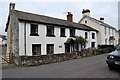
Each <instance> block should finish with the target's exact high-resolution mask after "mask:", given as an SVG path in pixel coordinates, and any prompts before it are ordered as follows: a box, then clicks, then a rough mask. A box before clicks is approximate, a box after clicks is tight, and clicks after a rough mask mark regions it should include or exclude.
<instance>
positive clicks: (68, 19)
mask: <svg viewBox="0 0 120 80" xmlns="http://www.w3.org/2000/svg"><path fill="white" fill-rule="evenodd" d="M67 21H70V22H73V14H71V12H68V14H67Z"/></svg>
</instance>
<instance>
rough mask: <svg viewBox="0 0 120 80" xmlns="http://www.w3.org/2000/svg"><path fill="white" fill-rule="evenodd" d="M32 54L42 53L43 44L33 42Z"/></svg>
mask: <svg viewBox="0 0 120 80" xmlns="http://www.w3.org/2000/svg"><path fill="white" fill-rule="evenodd" d="M32 55H41V44H32Z"/></svg>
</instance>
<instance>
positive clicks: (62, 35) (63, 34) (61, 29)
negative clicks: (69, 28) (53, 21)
mask: <svg viewBox="0 0 120 80" xmlns="http://www.w3.org/2000/svg"><path fill="white" fill-rule="evenodd" d="M60 37H66V35H65V28H60Z"/></svg>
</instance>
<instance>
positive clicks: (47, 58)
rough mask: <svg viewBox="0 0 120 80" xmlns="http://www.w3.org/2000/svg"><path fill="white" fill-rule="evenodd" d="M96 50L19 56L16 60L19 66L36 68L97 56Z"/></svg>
mask: <svg viewBox="0 0 120 80" xmlns="http://www.w3.org/2000/svg"><path fill="white" fill-rule="evenodd" d="M97 51H98V50H96V49H94V48H88V49H86V50H84V51H80V52H74V53H62V54H53V55H41V56H20V58H19V59H16V60H18V62H19V64H17V65H19V66H36V65H42V64H49V63H55V62H62V61H66V60H72V59H79V58H83V57H88V56H93V55H98V54H99V53H100V52H99V53H98V52H97Z"/></svg>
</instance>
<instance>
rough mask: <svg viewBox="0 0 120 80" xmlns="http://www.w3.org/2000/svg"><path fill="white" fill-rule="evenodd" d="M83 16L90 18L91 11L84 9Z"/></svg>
mask: <svg viewBox="0 0 120 80" xmlns="http://www.w3.org/2000/svg"><path fill="white" fill-rule="evenodd" d="M82 14H83V16H90V10H89V9H83V11H82Z"/></svg>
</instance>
